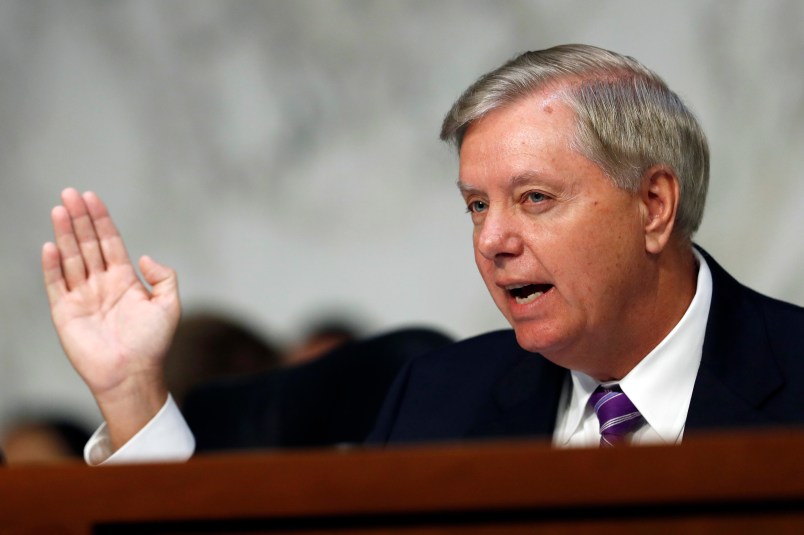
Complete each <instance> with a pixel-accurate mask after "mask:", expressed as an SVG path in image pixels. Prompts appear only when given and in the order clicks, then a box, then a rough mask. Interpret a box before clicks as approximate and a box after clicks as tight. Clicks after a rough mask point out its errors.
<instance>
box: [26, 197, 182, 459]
mask: <svg viewBox="0 0 804 535" xmlns="http://www.w3.org/2000/svg"><path fill="white" fill-rule="evenodd" d="M61 198H62V203H63V204H62V206H57V207H55V208H54V209H53V211H52V212H51V221H52V223H53V230H54V233H55V244H54V243H46V244H45V245H44V246H43V248H42V269H43V271H44V276H45V287H46V289H47V295H48V300H49V302H50V309H51V315H52V317H53V323H54V325H55V326H56V331H57V332H58V335H59V339H60V340H61V344H62V347H63V348H64V351H65V353H67V356H68V358H69V359H70V361H71V362H72V364H73V366H74V367H75V369H76V370H77V371H78V373H79V374H80V375H81V377H82V378H83V379H84V381H85V382H86V383H87V385H88V386H89V388H90V390H91V392H92V394H93V395H94V396H95V399H96V401H97V403H98V406H99V407H100V409H101V412H102V413H103V416H104V419H105V420H106V422H107V425H108V427H109V433H110V437H111V440H112V445H113V447H115V448H118V447H120V446H121V445H122V444H124V443H125V442H126V441H128V439H129V438H131V437H132V436H133V435H134V434H135V433H136V432H137V431H138V430H139V429H140V428H141V427H142V426H144V425H145V424H146V423H147V422H148V421H149V420H150V419H151V418H152V417H153V416H154V415H155V414H156V413H157V412H158V411H159V409H160V408H161V407H162V405H163V404H164V402H165V400H166V398H167V390H166V388H165V385H164V378H163V377H164V375H163V360H164V356H165V353H166V352H167V350H168V348H169V346H170V342H171V339H172V337H173V333H174V332H175V330H176V325H177V323H178V320H179V315H180V306H179V295H178V286H177V280H176V275H175V273H174V272H173V270H171V269H169V268H167V267H165V266H162V265H160V264H158V263H156V262H155V261H153V260H152V259H150V258H149V257H147V256H144V257H142V258H141V259H140V261H139V268H140V271H141V272H142V275H143V277H144V279H145V281H146V282H147V283H148V284H149V285H150V286H151V289H150V290H149V289H148V288H147V287H146V286H145V285H143V283H142V282H141V281H140V279H139V277H138V276H137V273H136V271H135V269H134V266H133V265H132V264H131V261H130V260H129V258H128V253H127V252H126V249H125V245H124V244H123V240H122V239H121V237H120V234H119V233H118V232H117V229H116V228H115V226H114V223H113V222H112V219H111V217H110V216H109V212H108V211H107V209H106V206H105V205H104V204H103V202H102V201H101V200H100V199H99V198H98V196H97V195H95V194H94V193H89V192H88V193H84V194H83V195H81V194H79V193H78V192H77V191H76V190H74V189H66V190H64V191H63V192H62V196H61Z"/></svg>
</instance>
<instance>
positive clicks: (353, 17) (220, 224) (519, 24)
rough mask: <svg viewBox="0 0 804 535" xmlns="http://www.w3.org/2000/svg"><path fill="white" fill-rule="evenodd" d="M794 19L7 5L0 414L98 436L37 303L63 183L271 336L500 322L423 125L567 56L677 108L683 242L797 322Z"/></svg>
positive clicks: (800, 190) (801, 192)
mask: <svg viewBox="0 0 804 535" xmlns="http://www.w3.org/2000/svg"><path fill="white" fill-rule="evenodd" d="M803 21H804V2H799V1H795V0H791V1H787V2H785V1H777V2H765V1H760V0H757V1H753V2H751V1H722V2H718V1H700V0H684V1H676V2H637V1H608V2H598V1H589V2H582V1H577V0H576V1H562V2H553V1H530V2H525V1H511V2H499V1H480V0H476V1H454V0H439V1H438V2H425V1H416V2H391V1H387V2H368V1H347V0H341V1H333V0H320V1H314V0H304V1H286V2H279V1H276V2H268V1H266V2H256V1H237V2H234V1H227V2H224V1H219V2H213V1H208V0H206V1H205V0H192V1H190V0H187V1H133V0H120V1H101V0H95V1H91V0H74V1H55V0H54V1H31V0H20V1H5V2H2V3H0V73H1V74H0V187H1V188H2V195H1V196H0V202H2V209H0V245H1V246H2V251H3V260H2V275H3V277H2V281H1V282H0V292H2V299H0V314H2V318H1V320H2V321H0V329H1V330H0V421H2V419H3V418H7V417H8V415H9V414H10V413H11V412H13V411H15V410H17V409H18V408H20V407H30V406H36V407H62V408H68V409H73V410H75V411H78V412H79V413H80V414H83V415H84V417H85V418H87V419H90V420H95V419H96V418H97V414H96V412H95V409H94V406H93V403H92V400H91V398H90V396H89V395H88V394H87V393H86V392H85V390H84V388H83V385H82V384H81V383H80V380H79V379H78V378H77V377H76V376H75V374H74V373H73V371H72V370H71V369H70V366H69V364H68V363H67V361H66V359H65V358H64V357H63V355H62V354H61V351H60V348H59V346H58V342H57V339H56V337H55V334H54V333H53V330H52V327H51V325H50V320H49V316H48V310H47V305H46V300H45V297H44V293H43V290H42V287H41V276H40V272H39V250H40V246H41V244H42V243H43V242H44V241H45V240H48V239H50V238H49V236H50V229H49V219H48V214H49V210H50V208H51V207H52V206H53V205H54V204H55V203H56V202H57V201H58V194H59V191H60V190H61V189H62V188H63V187H65V186H75V187H77V188H80V189H92V190H95V191H97V192H98V193H99V194H100V195H101V196H102V197H103V198H104V199H105V200H106V201H107V203H108V204H109V206H110V208H111V210H112V212H113V214H114V215H115V216H116V220H117V223H118V226H119V227H120V229H121V231H122V232H123V233H124V236H125V237H126V239H127V242H128V245H129V250H130V253H131V255H132V256H134V257H137V256H139V255H141V254H144V253H148V254H151V255H153V256H154V257H155V258H157V259H158V260H160V261H163V262H165V263H168V264H169V265H172V266H173V267H175V268H176V269H177V270H178V271H179V274H180V281H181V288H182V294H183V299H184V304H185V307H186V308H187V309H193V308H197V307H201V306H204V305H206V304H215V305H217V306H221V307H224V308H225V309H226V310H231V311H235V312H237V313H239V314H242V315H243V316H245V317H247V318H249V319H250V321H251V322H252V324H254V325H255V326H256V327H258V328H261V329H266V330H268V331H269V332H271V333H273V334H274V335H276V336H279V337H282V338H284V339H290V338H292V337H293V336H295V335H297V334H298V329H299V326H300V325H301V324H302V322H303V320H304V319H305V318H306V317H308V316H309V315H310V314H315V313H317V312H319V311H320V310H322V309H329V308H331V307H335V306H347V305H348V306H349V307H352V308H353V309H354V310H355V311H356V312H357V313H358V314H359V315H361V316H363V317H366V318H369V319H370V320H371V326H372V328H373V329H381V328H386V327H392V326H399V325H402V324H409V323H424V324H430V325H433V326H437V327H440V328H443V329H444V330H446V331H448V332H450V333H452V334H454V335H456V336H461V337H464V336H469V335H472V334H476V333H480V332H483V331H486V330H489V329H493V328H498V327H503V326H504V322H503V320H502V318H501V317H500V316H499V314H498V313H497V311H496V309H495V308H494V306H493V304H492V302H491V300H490V299H489V298H488V296H487V295H486V291H485V289H484V287H483V284H482V282H481V280H480V277H479V276H478V275H477V274H476V272H475V269H474V266H473V260H472V254H471V242H470V225H469V221H468V219H467V216H466V215H465V214H464V207H463V206H462V203H461V200H460V197H459V195H458V193H457V191H456V189H455V186H454V181H455V178H456V161H455V157H454V155H452V154H451V152H450V151H449V149H448V147H446V146H442V145H441V144H440V143H439V142H438V141H437V131H438V127H439V124H440V121H441V118H442V116H443V113H444V112H445V111H446V110H447V109H448V107H449V105H450V104H451V102H452V101H453V100H454V99H455V98H456V97H457V95H458V94H459V92H460V91H461V90H463V89H464V88H465V86H467V85H468V84H469V83H470V82H471V81H472V80H473V79H474V78H476V77H477V76H478V75H479V74H481V73H482V72H484V71H486V70H488V69H490V68H493V67H495V66H497V65H498V64H499V63H501V62H502V61H504V60H505V59H507V58H509V57H510V56H512V55H513V54H514V53H516V52H519V51H522V50H525V49H533V48H543V47H546V46H550V45H553V44H557V43H562V42H587V43H591V44H597V45H600V46H604V47H607V48H611V49H613V50H616V51H619V52H623V53H627V54H630V55H633V56H635V57H637V58H638V59H640V60H641V61H643V62H644V63H646V64H647V65H648V66H650V67H652V68H654V69H655V70H657V71H658V72H659V73H660V74H662V75H663V76H664V77H665V78H666V79H667V81H668V82H669V84H670V85H671V87H673V88H675V89H676V90H677V91H678V92H679V93H680V94H681V95H682V96H683V97H685V98H686V99H687V100H688V102H689V103H690V104H691V106H692V108H693V109H694V110H695V111H696V112H697V114H698V115H699V117H700V119H701V121H702V123H703V125H704V127H705V129H706V130H707V132H708V134H709V136H710V141H711V146H712V153H713V157H712V162H713V164H712V186H711V190H710V200H709V205H708V208H707V214H706V217H705V221H704V225H703V227H702V229H701V231H700V233H699V235H698V242H699V243H701V244H702V245H703V246H704V247H706V248H708V249H709V251H710V252H711V253H713V254H714V255H715V256H716V258H718V259H719V260H720V261H721V263H722V264H724V265H725V266H726V267H727V268H729V269H730V270H731V271H732V272H733V273H734V274H735V275H736V276H737V277H738V278H739V279H741V280H742V281H744V282H746V283H748V284H750V285H753V286H754V287H756V288H757V289H759V290H761V291H764V292H766V293H769V294H771V295H773V296H777V297H781V298H785V299H787V300H790V301H793V302H796V303H798V304H804V285H803V284H802V272H803V271H804V270H803V269H802V267H801V265H802V263H804V247H802V239H801V229H802V228H804V212H803V211H802V209H801V207H802V200H801V199H802V198H804V181H802V180H800V179H799V177H798V175H799V173H800V172H801V169H802V168H804V151H802V150H801V146H802V141H803V140H804V98H803V97H802V95H804V61H802V52H804V32H801V31H800V27H801V23H802V22H803Z"/></svg>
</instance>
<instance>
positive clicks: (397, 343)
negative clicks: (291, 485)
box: [184, 328, 452, 452]
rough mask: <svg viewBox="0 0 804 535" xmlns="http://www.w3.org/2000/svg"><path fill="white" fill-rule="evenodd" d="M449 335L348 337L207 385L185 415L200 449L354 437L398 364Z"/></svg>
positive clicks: (327, 442)
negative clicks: (301, 359)
mask: <svg viewBox="0 0 804 535" xmlns="http://www.w3.org/2000/svg"><path fill="white" fill-rule="evenodd" d="M451 341H452V340H451V339H450V338H448V337H447V336H445V335H443V334H441V333H439V332H437V331H434V330H431V329H424V328H411V329H404V330H398V331H393V332H391V333H388V334H384V335H381V336H376V337H373V338H369V339H367V340H363V341H358V342H351V343H348V344H345V345H342V346H340V347H338V348H337V349H335V350H333V351H331V352H330V353H327V354H326V355H324V356H322V357H320V358H319V359H316V360H314V361H312V362H310V363H308V364H303V365H299V366H291V367H286V368H280V369H276V370H274V371H271V372H269V373H266V374H262V375H259V376H257V377H248V378H242V379H238V380H228V381H218V382H215V383H213V384H209V385H205V386H203V387H201V388H199V389H197V390H195V391H193V392H191V393H190V395H189V396H188V397H187V400H186V403H185V406H184V415H185V417H186V418H187V422H188V423H189V425H190V428H191V429H192V430H193V433H194V434H195V438H196V446H197V451H198V452H205V451H217V450H231V449H257V448H292V447H314V446H331V445H335V444H341V443H360V442H362V441H363V440H364V439H365V438H366V436H368V433H369V432H370V431H371V429H372V427H373V425H374V420H375V419H376V417H377V414H378V413H379V410H380V407H381V405H382V402H383V400H384V398H385V395H386V393H387V391H388V389H389V387H390V385H391V382H392V381H393V379H394V377H395V376H396V373H397V371H398V370H399V369H400V368H401V367H402V365H403V364H404V363H405V362H407V361H408V360H410V359H412V358H413V357H416V356H418V355H421V354H424V353H428V352H430V351H432V350H434V349H437V348H439V347H442V346H444V345H446V344H448V343H450V342H451Z"/></svg>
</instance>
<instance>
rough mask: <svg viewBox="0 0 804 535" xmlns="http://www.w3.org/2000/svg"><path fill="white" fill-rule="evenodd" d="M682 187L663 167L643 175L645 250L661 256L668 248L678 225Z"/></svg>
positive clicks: (653, 168)
mask: <svg viewBox="0 0 804 535" xmlns="http://www.w3.org/2000/svg"><path fill="white" fill-rule="evenodd" d="M679 193H680V186H679V183H678V177H677V176H676V174H675V173H674V172H673V171H672V170H671V169H669V168H667V167H665V166H663V165H654V166H652V167H650V168H649V169H648V170H647V171H645V173H644V174H643V175H642V185H641V186H640V191H639V196H640V201H641V203H642V211H643V214H644V225H645V226H644V229H645V250H646V251H648V252H649V253H651V254H659V253H661V252H662V251H663V250H664V248H665V247H666V246H667V243H668V242H669V241H670V236H671V235H672V234H673V228H674V227H675V222H676V212H677V210H678V201H679Z"/></svg>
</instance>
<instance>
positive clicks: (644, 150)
mask: <svg viewBox="0 0 804 535" xmlns="http://www.w3.org/2000/svg"><path fill="white" fill-rule="evenodd" d="M550 86H555V87H556V89H557V90H558V95H559V96H560V98H562V100H564V101H565V102H566V103H567V104H568V105H569V106H570V107H571V108H572V109H573V110H574V111H575V114H576V116H577V125H576V132H575V139H574V143H573V148H574V149H575V150H577V151H578V152H580V153H581V154H583V155H584V156H586V157H587V158H589V159H590V160H591V161H593V162H595V163H596V164H597V165H599V166H600V168H601V169H603V171H604V172H605V173H606V174H607V175H608V176H609V177H610V178H611V180H612V181H613V182H614V184H615V185H616V186H617V187H619V188H622V189H625V190H628V191H637V190H638V189H639V187H640V183H641V180H642V175H643V174H644V172H645V171H647V169H648V168H650V167H651V166H653V165H666V166H668V167H669V168H670V169H672V171H673V172H674V173H675V174H676V176H677V177H678V180H679V187H680V191H681V192H680V200H679V207H678V214H677V216H676V231H677V232H679V233H680V234H681V236H683V237H685V238H691V237H692V235H693V234H694V233H695V231H696V230H697V229H698V227H699V226H700V224H701V219H702V218H703V211H704V204H705V202H706V190H707V187H708V184H709V148H708V145H707V142H706V136H705V135H704V133H703V130H702V129H701V127H700V125H699V124H698V121H697V120H696V119H695V117H694V116H693V114H692V112H691V111H690V110H689V109H688V108H687V107H686V106H685V105H684V103H683V102H682V101H681V99H680V98H679V96H678V95H676V94H675V93H674V92H673V91H671V90H670V88H668V87H667V84H665V82H664V80H662V79H661V78H660V77H659V76H658V75H657V74H656V73H654V72H653V71H651V70H650V69H648V68H647V67H645V66H644V65H642V64H640V63H639V62H638V61H636V60H635V59H633V58H631V57H629V56H622V55H620V54H617V53H614V52H610V51H608V50H604V49H601V48H597V47H593V46H589V45H562V46H556V47H553V48H548V49H546V50H538V51H534V52H525V53H524V54H521V55H519V56H517V57H515V58H514V59H512V60H510V61H509V62H507V63H506V64H504V65H503V66H502V67H499V68H498V69H495V70H493V71H491V72H489V73H488V74H485V75H483V76H482V77H480V78H479V79H478V80H477V81H476V82H475V83H474V84H472V85H471V86H470V87H469V88H468V89H467V90H466V91H465V92H464V93H463V94H462V95H461V96H460V98H459V99H458V100H457V101H456V102H455V104H453V106H452V109H450V111H449V113H447V116H446V117H445V118H444V123H443V125H442V127H441V139H442V140H444V141H451V142H452V143H454V144H455V146H456V147H457V148H458V150H460V147H461V144H462V143H463V137H464V135H465V134H466V130H467V129H468V128H469V126H470V125H471V124H472V123H473V122H474V121H477V120H478V119H480V118H482V117H483V116H484V115H486V114H487V113H489V112H490V111H492V110H494V109H497V108H500V107H503V106H506V105H509V104H511V103H512V102H515V101H518V100H520V99H521V98H523V97H526V96H528V95H531V94H533V93H535V92H537V91H539V90H542V89H545V88H548V87H550Z"/></svg>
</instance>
